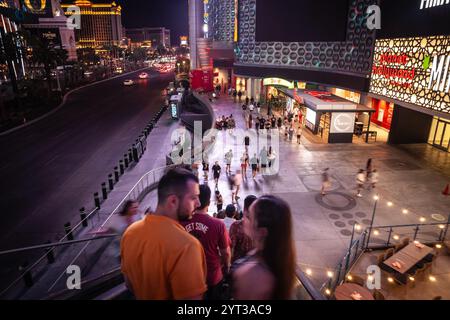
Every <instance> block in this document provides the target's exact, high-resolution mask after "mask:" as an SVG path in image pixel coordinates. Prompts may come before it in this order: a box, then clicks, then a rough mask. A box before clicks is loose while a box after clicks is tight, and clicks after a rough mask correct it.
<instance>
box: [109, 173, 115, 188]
mask: <svg viewBox="0 0 450 320" xmlns="http://www.w3.org/2000/svg"><path fill="white" fill-rule="evenodd" d="M108 183H109V191H112V190H113V189H114V179H113V175H112V174H108Z"/></svg>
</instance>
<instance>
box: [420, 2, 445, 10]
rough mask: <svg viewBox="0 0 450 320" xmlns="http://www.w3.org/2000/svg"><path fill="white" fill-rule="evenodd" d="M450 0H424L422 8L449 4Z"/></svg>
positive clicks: (421, 3)
mask: <svg viewBox="0 0 450 320" xmlns="http://www.w3.org/2000/svg"><path fill="white" fill-rule="evenodd" d="M449 3H450V0H422V1H421V2H420V10H423V9H429V8H434V7H440V6H443V5H445V4H449Z"/></svg>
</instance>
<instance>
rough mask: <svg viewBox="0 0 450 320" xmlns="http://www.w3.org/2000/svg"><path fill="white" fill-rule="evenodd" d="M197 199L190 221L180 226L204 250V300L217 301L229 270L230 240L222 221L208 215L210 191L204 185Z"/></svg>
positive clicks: (183, 222)
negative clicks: (205, 271)
mask: <svg viewBox="0 0 450 320" xmlns="http://www.w3.org/2000/svg"><path fill="white" fill-rule="evenodd" d="M199 198H200V207H199V208H197V210H196V211H195V213H194V215H193V216H192V218H191V219H190V220H188V221H182V222H181V225H182V226H184V228H185V229H186V231H187V232H189V233H190V234H191V235H193V236H194V237H195V238H197V239H198V240H199V241H200V243H201V244H202V246H203V249H204V250H205V256H206V266H207V278H206V283H207V285H208V291H207V292H206V296H205V298H206V299H209V300H219V299H221V298H222V296H221V292H222V289H223V288H222V287H223V279H224V275H227V274H228V272H229V270H230V261H231V251H230V240H229V236H228V232H227V230H226V228H225V224H224V222H223V220H219V219H217V218H213V217H211V216H210V215H209V214H208V208H209V205H210V202H211V189H210V188H209V187H208V186H206V185H201V186H200V197H199ZM186 276H189V275H188V274H187V275H186Z"/></svg>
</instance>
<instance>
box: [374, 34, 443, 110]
mask: <svg viewBox="0 0 450 320" xmlns="http://www.w3.org/2000/svg"><path fill="white" fill-rule="evenodd" d="M383 54H390V55H403V54H406V55H407V56H408V62H407V63H406V64H405V65H404V66H401V68H402V69H407V70H415V77H414V79H413V80H407V79H399V78H391V79H390V80H389V79H387V78H386V76H384V75H379V74H373V75H372V79H371V83H370V92H371V93H374V94H378V95H381V96H385V97H388V98H391V99H395V100H398V101H402V102H406V103H411V104H415V105H419V106H421V107H425V108H428V109H432V110H435V111H439V112H444V113H450V93H449V92H439V91H433V90H428V85H429V79H430V75H431V65H432V63H433V57H435V56H438V57H440V56H443V55H445V56H449V55H450V36H437V37H427V38H407V39H393V40H377V41H376V45H375V56H374V64H373V66H374V68H376V67H379V66H381V63H380V58H381V55H383ZM426 57H430V66H429V68H427V69H424V67H423V64H424V60H425V58H426ZM390 66H395V64H394V65H392V64H390ZM397 68H399V67H398V66H397ZM444 72H445V71H444ZM399 84H406V85H404V86H401V85H399Z"/></svg>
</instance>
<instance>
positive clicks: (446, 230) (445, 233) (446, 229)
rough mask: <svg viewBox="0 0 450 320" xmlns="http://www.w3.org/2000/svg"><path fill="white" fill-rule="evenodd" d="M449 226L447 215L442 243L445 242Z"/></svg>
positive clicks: (449, 216)
mask: <svg viewBox="0 0 450 320" xmlns="http://www.w3.org/2000/svg"><path fill="white" fill-rule="evenodd" d="M449 225H450V214H449V215H448V220H447V226H446V227H445V231H444V235H443V236H442V241H445V237H447V232H448V226H449Z"/></svg>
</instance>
